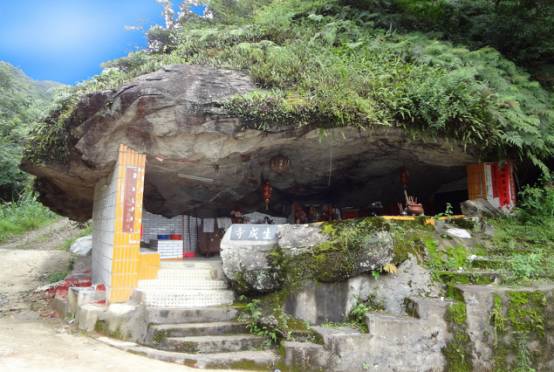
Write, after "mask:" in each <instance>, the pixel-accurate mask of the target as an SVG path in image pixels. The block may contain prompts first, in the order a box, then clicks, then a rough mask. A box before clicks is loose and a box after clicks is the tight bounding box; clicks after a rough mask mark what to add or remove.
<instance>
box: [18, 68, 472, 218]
mask: <svg viewBox="0 0 554 372" xmlns="http://www.w3.org/2000/svg"><path fill="white" fill-rule="evenodd" d="M254 88H255V87H254V84H253V83H252V82H251V80H250V78H249V77H248V76H247V75H245V74H242V73H240V72H236V71H230V70H222V69H214V68H211V67H206V66H196V65H174V66H167V67H166V68H164V69H162V70H160V71H158V72H155V73H152V74H148V75H144V76H142V77H140V78H138V79H136V80H134V81H132V82H131V83H129V84H127V85H125V86H123V87H122V88H121V89H119V90H118V91H106V92H99V93H96V94H92V95H88V96H86V97H84V98H82V100H81V101H80V102H79V104H78V106H77V109H76V110H75V112H74V113H73V114H72V117H71V119H70V123H71V125H70V132H71V133H70V138H71V140H70V149H69V150H70V154H69V160H68V161H67V162H65V163H56V162H52V161H50V162H46V163H45V164H44V163H43V164H35V163H33V162H31V161H30V160H29V159H24V161H23V163H22V167H23V168H24V169H25V170H26V171H28V172H30V173H32V174H34V175H36V176H37V177H38V183H37V190H38V192H39V193H40V198H41V201H43V202H44V203H45V204H46V205H48V206H49V207H51V208H52V209H54V210H55V211H57V212H59V213H61V214H64V215H66V216H69V217H71V218H74V219H77V220H86V219H87V218H89V217H90V215H91V211H92V198H93V190H94V185H95V184H96V182H97V181H98V180H100V179H101V178H102V177H105V176H107V175H108V174H109V173H110V171H111V170H112V167H113V164H114V163H115V159H116V155H117V149H118V146H119V144H125V145H128V146H130V147H131V148H133V149H135V150H137V151H139V152H142V153H145V154H146V155H147V166H146V181H145V198H144V203H145V208H146V209H147V210H149V211H151V212H154V213H158V214H163V215H165V216H168V217H170V216H173V215H177V214H182V213H195V214H202V211H210V210H214V209H216V208H217V209H219V210H222V209H223V210H224V209H231V208H234V207H235V206H236V205H241V207H243V208H244V209H256V208H259V207H260V205H261V196H260V186H261V182H262V180H263V179H268V180H269V181H270V182H271V184H272V185H273V191H274V192H273V199H272V207H273V208H278V207H279V206H280V203H285V201H286V203H289V202H290V200H291V199H295V198H305V199H306V198H308V199H309V198H313V199H316V200H322V199H327V200H330V201H333V202H336V203H342V204H343V205H348V204H350V205H352V204H356V203H366V202H368V200H369V201H373V200H382V201H393V200H394V201H396V200H398V199H399V198H400V199H401V198H402V195H401V186H400V181H399V180H398V170H399V168H400V167H403V166H405V167H407V168H408V169H409V170H410V173H411V181H410V187H411V191H412V193H414V194H416V195H418V196H420V198H423V197H425V196H428V195H429V193H430V192H433V191H434V190H436V189H437V188H438V187H439V185H440V184H441V183H446V182H450V181H453V180H456V179H460V178H463V177H464V174H465V171H464V169H463V167H462V166H463V165H465V164H467V163H469V162H471V161H473V157H472V156H471V155H469V154H467V153H466V152H464V150H463V149H462V147H460V146H458V145H456V144H454V143H452V142H450V143H448V142H446V141H424V140H415V139H413V138H412V137H411V136H408V135H406V134H405V133H404V132H403V131H402V130H400V129H397V128H385V127H376V128H374V129H371V130H358V129H354V128H338V129H329V130H327V131H326V132H325V133H324V135H322V132H321V131H320V130H319V129H316V128H309V127H305V128H297V129H286V130H283V131H272V132H266V131H261V130H256V129H252V128H250V127H248V126H247V125H246V124H244V123H242V122H241V121H240V120H239V119H237V118H233V117H229V115H227V114H226V112H225V110H224V109H223V104H224V102H226V101H227V100H228V99H229V98H230V97H231V96H233V95H238V94H244V93H247V92H249V91H252V90H253V89H254ZM291 127H292V128H294V126H291ZM276 155H284V156H286V157H288V158H289V159H290V167H289V169H288V171H287V172H286V173H284V174H281V173H276V172H274V171H273V170H272V169H271V167H270V160H271V159H272V158H273V157H274V156H276ZM431 173H432V177H430V174H431ZM341 190H348V191H347V192H341ZM397 194H398V195H397Z"/></svg>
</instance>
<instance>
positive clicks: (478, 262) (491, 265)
mask: <svg viewBox="0 0 554 372" xmlns="http://www.w3.org/2000/svg"><path fill="white" fill-rule="evenodd" d="M468 261H469V263H470V265H471V267H472V268H475V269H498V268H501V267H502V266H503V265H504V263H505V262H506V258H504V257H499V256H489V257H487V256H470V257H469V258H468Z"/></svg>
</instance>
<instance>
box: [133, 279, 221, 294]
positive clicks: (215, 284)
mask: <svg viewBox="0 0 554 372" xmlns="http://www.w3.org/2000/svg"><path fill="white" fill-rule="evenodd" d="M138 288H139V289H146V290H149V289H152V290H165V291H188V290H191V289H193V290H218V289H227V288H228V285H227V282H226V281H224V280H210V279H197V278H189V279H185V280H179V279H154V280H139V282H138Z"/></svg>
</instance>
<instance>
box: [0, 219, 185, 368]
mask: <svg viewBox="0 0 554 372" xmlns="http://www.w3.org/2000/svg"><path fill="white" fill-rule="evenodd" d="M77 233H78V229H77V228H76V227H74V226H73V224H71V223H70V222H69V221H67V220H61V221H58V222H56V223H54V224H53V225H51V226H48V227H45V228H43V229H40V230H37V231H34V232H31V233H29V234H27V235H26V236H24V237H22V238H20V239H18V240H13V241H10V242H9V243H7V244H4V245H0V371H2V372H12V371H18V372H19V371H22V372H23V371H25V372H34V371H37V372H38V371H40V372H50V371H52V372H54V371H56V372H58V371H60V372H80V371H118V372H123V371H129V372H131V371H132V372H140V371H148V372H156V371H164V372H165V371H167V372H171V371H184V370H192V369H191V368H187V367H185V366H180V365H176V364H170V363H165V362H160V361H157V360H152V359H148V358H145V357H142V356H138V355H133V354H129V353H126V352H124V351H120V350H117V349H115V348H112V347H110V346H107V345H105V344H102V343H100V342H97V341H96V340H94V339H92V338H90V337H87V336H84V335H82V334H79V333H76V332H75V331H73V330H72V328H71V327H70V326H68V325H67V324H65V323H64V322H62V321H61V320H59V319H55V318H51V317H49V315H51V311H50V310H49V308H48V306H47V303H46V302H45V301H44V300H43V299H42V298H41V297H40V296H39V295H37V294H34V293H33V291H34V290H35V289H36V288H37V287H38V286H41V285H43V284H46V283H47V277H48V275H49V274H50V273H53V272H57V271H65V270H67V268H68V265H69V261H70V259H71V255H70V254H69V253H68V252H64V251H61V250H59V249H58V248H59V247H60V246H62V245H63V242H64V241H65V240H66V239H68V238H71V237H73V236H75V235H76V234H77Z"/></svg>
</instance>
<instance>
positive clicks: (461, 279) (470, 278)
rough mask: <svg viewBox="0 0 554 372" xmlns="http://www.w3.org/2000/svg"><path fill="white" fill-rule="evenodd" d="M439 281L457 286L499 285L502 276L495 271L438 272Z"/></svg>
mask: <svg viewBox="0 0 554 372" xmlns="http://www.w3.org/2000/svg"><path fill="white" fill-rule="evenodd" d="M438 275H439V277H440V279H441V280H442V281H443V282H445V283H447V282H452V281H454V283H458V284H477V285H479V284H491V283H499V282H501V281H502V279H503V278H504V274H503V273H502V272H500V271H497V270H475V269H472V270H466V271H440V272H438Z"/></svg>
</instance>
